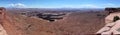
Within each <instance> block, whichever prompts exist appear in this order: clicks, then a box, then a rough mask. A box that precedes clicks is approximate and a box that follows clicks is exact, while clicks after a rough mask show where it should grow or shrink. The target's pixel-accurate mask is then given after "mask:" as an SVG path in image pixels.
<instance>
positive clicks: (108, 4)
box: [103, 3, 120, 7]
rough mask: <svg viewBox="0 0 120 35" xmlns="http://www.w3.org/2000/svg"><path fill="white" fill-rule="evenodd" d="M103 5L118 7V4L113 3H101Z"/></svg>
mask: <svg viewBox="0 0 120 35" xmlns="http://www.w3.org/2000/svg"><path fill="white" fill-rule="evenodd" d="M103 5H104V7H120V6H119V5H116V4H113V3H107V4H103Z"/></svg>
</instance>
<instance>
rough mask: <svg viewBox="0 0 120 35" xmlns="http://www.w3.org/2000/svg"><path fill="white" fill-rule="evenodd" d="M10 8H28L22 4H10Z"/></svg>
mask: <svg viewBox="0 0 120 35" xmlns="http://www.w3.org/2000/svg"><path fill="white" fill-rule="evenodd" d="M9 7H15V8H23V7H26V5H25V4H22V3H16V4H13V3H12V4H9Z"/></svg>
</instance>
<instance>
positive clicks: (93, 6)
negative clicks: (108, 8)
mask: <svg viewBox="0 0 120 35" xmlns="http://www.w3.org/2000/svg"><path fill="white" fill-rule="evenodd" d="M62 7H67V8H102V7H100V6H97V5H94V4H80V5H64V6H62Z"/></svg>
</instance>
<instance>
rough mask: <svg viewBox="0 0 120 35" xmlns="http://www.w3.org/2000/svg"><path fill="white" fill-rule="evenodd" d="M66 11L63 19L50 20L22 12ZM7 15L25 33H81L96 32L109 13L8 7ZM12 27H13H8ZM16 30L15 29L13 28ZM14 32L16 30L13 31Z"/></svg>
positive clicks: (39, 34)
mask: <svg viewBox="0 0 120 35" xmlns="http://www.w3.org/2000/svg"><path fill="white" fill-rule="evenodd" d="M23 12H24V13H31V14H32V13H33V12H37V13H65V14H66V15H64V16H63V19H60V20H57V21H54V22H48V21H47V20H44V19H42V18H39V17H36V16H34V15H31V14H29V15H31V16H32V17H28V16H27V15H26V16H25V15H23V14H21V13H23ZM7 13H8V14H7V16H9V18H10V19H11V21H13V22H11V23H12V25H13V26H15V27H14V28H16V30H19V32H20V33H21V34H23V35H80V34H94V33H95V32H97V31H98V30H99V29H100V28H102V27H103V26H104V25H105V23H104V18H105V17H106V16H107V15H108V13H107V12H105V11H104V10H102V9H95V10H94V9H93V10H89V9H88V10H82V9H81V10H79V9H74V10H53V9H52V10H49V9H8V10H7ZM8 28H11V27H8ZM7 31H8V30H7ZM13 31H14V30H13ZM13 33H14V32H13Z"/></svg>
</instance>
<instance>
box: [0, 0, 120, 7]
mask: <svg viewBox="0 0 120 35" xmlns="http://www.w3.org/2000/svg"><path fill="white" fill-rule="evenodd" d="M0 7H18V8H23V7H24V8H105V7H120V0H0Z"/></svg>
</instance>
